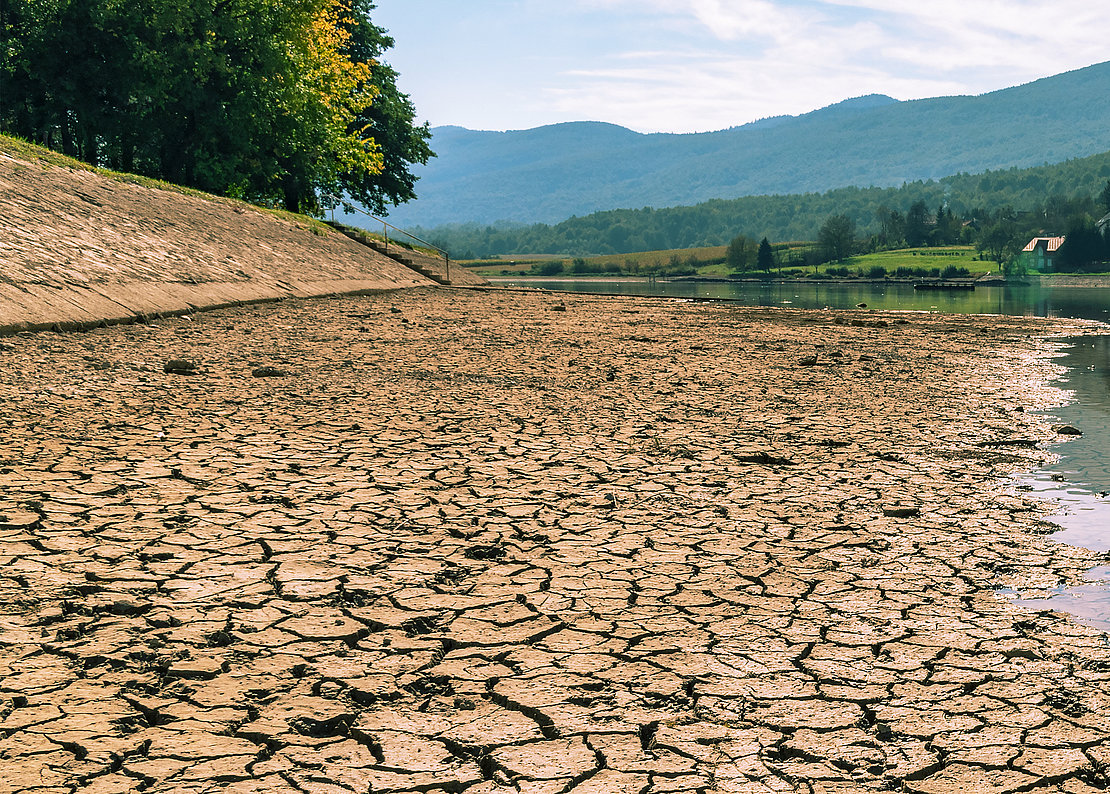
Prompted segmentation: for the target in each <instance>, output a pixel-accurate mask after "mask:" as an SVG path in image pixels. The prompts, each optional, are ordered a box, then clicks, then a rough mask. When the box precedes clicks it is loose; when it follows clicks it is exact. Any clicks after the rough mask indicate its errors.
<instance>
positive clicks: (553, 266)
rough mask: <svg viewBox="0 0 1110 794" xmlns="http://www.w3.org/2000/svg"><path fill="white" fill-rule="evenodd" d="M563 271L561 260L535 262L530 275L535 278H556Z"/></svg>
mask: <svg viewBox="0 0 1110 794" xmlns="http://www.w3.org/2000/svg"><path fill="white" fill-rule="evenodd" d="M563 270H564V267H563V260H561V259H552V260H551V261H549V262H537V263H536V264H534V265H532V273H533V274H535V275H537V276H557V275H559V274H560V273H562V272H563Z"/></svg>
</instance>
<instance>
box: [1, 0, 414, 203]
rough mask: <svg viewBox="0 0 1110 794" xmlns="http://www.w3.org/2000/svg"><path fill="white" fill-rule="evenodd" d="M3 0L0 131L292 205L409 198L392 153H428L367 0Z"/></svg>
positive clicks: (96, 160) (90, 158) (122, 166)
mask: <svg viewBox="0 0 1110 794" xmlns="http://www.w3.org/2000/svg"><path fill="white" fill-rule="evenodd" d="M3 5H4V8H3V10H4V14H3V17H4V26H3V29H2V31H0V36H2V37H3V41H0V49H3V50H4V51H5V53H6V55H7V56H8V57H6V58H5V59H4V62H3V65H2V66H0V69H2V71H0V84H2V85H3V103H2V104H0V129H3V130H5V131H8V132H11V133H13V134H15V135H19V136H21V137H23V138H26V139H28V140H32V141H36V142H39V143H42V144H44V145H46V146H48V147H50V148H53V149H55V150H57V151H60V152H63V153H65V154H67V155H70V156H73V157H77V158H79V159H81V160H83V161H85V162H87V163H90V164H92V165H107V166H109V167H111V168H113V169H116V170H120V171H128V172H135V173H138V174H142V175H146V176H152V177H158V178H161V179H166V180H168V181H170V182H174V183H176V184H181V185H187V186H191V187H196V188H198V189H201V190H204V191H207V192H210V193H217V194H222V195H229V196H235V197H239V198H245V199H247V200H251V201H257V202H260V203H268V204H277V203H280V204H284V205H285V207H286V208H287V209H290V210H293V211H297V210H300V209H302V208H303V209H308V210H312V209H314V208H315V207H316V196H317V193H318V191H321V190H324V191H329V192H339V191H341V190H344V189H347V188H350V189H351V190H352V192H360V195H365V196H366V197H367V198H369V199H373V198H374V197H375V196H377V197H379V198H401V199H403V198H406V197H409V193H410V192H411V191H408V192H406V189H405V185H404V180H403V174H402V172H403V170H404V169H403V164H404V162H405V158H408V162H412V161H413V160H414V159H415V160H420V158H421V157H423V158H424V159H426V155H425V154H424V150H422V149H420V146H419V142H420V141H425V142H426V137H427V136H426V135H425V136H424V137H423V138H421V137H420V133H419V131H418V129H419V128H417V130H416V131H413V130H412V129H411V126H410V133H411V136H415V138H416V139H417V140H415V141H414V140H409V139H406V138H405V137H404V134H403V131H402V130H401V129H400V128H401V127H403V126H404V123H403V122H404V119H405V118H406V116H405V114H406V113H407V112H408V111H409V110H410V109H411V106H409V105H406V104H405V102H406V101H407V100H406V98H404V96H403V95H400V94H398V93H397V91H396V88H395V86H394V85H393V81H394V78H395V77H396V73H395V72H392V71H391V70H388V68H387V67H382V66H381V65H380V64H373V63H372V62H371V59H372V58H375V57H376V56H377V55H378V54H380V52H381V51H382V49H384V48H385V47H386V46H388V44H389V43H391V42H390V41H389V39H388V37H386V36H385V35H384V31H381V30H380V29H378V28H374V27H373V26H372V25H370V23H369V21H368V20H367V19H366V18H365V16H364V15H365V13H366V12H368V11H369V9H370V8H372V6H371V4H370V3H369V2H367V1H366V0H358V9H357V11H358V13H357V14H355V13H354V10H353V9H351V8H350V7H349V6H348V5H347V3H346V0H289V2H282V3H274V2H270V0H135V2H130V3H121V2H119V0H42V1H41V2H11V1H10V0H7V1H6V2H4V4H3ZM374 70H376V71H374ZM375 96H381V97H382V104H381V106H380V107H379V108H378V109H377V110H374V109H373V105H372V101H373V100H374V98H375ZM408 118H409V119H411V114H410V115H409V116H408ZM425 132H426V131H425ZM374 135H378V136H379V137H380V138H381V142H380V143H379V141H377V140H375V138H374ZM411 136H410V137H411ZM383 143H384V144H385V146H386V147H387V150H383V146H382V145H381V144H383ZM398 150H400V154H398ZM387 154H388V155H389V160H388V162H387V159H386V155H387ZM398 157H400V158H401V159H400V164H399V162H398ZM397 180H400V184H397Z"/></svg>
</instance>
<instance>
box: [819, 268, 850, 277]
mask: <svg viewBox="0 0 1110 794" xmlns="http://www.w3.org/2000/svg"><path fill="white" fill-rule="evenodd" d="M825 273H826V274H828V275H830V276H835V277H837V278H847V277H848V276H850V275H852V271H851V270H849V269H848V268H846V267H827V268H825Z"/></svg>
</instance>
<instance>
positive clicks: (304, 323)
mask: <svg viewBox="0 0 1110 794" xmlns="http://www.w3.org/2000/svg"><path fill="white" fill-rule="evenodd" d="M908 319H909V321H908V322H903V321H901V320H898V319H897V316H896V315H885V316H881V315H877V314H871V313H864V312H857V313H836V312H823V313H822V312H809V313H806V312H799V311H779V310H764V309H746V308H735V307H729V306H722V305H704V304H703V305H697V304H690V303H681V302H675V301H665V300H653V299H607V298H585V297H567V298H566V299H565V303H563V302H562V300H561V299H559V298H555V297H552V296H550V295H541V294H520V293H515V294H514V293H496V292H465V291H453V290H452V291H445V290H438V291H436V290H418V291H410V292H407V293H397V294H389V295H377V296H371V297H363V298H346V299H336V300H331V301H308V302H298V301H289V302H285V303H281V304H277V305H273V306H266V307H251V308H240V309H235V310H225V311H220V312H214V313H210V314H205V315H197V316H194V317H192V318H191V319H188V318H178V319H172V320H166V321H164V322H159V323H158V324H157V325H150V326H146V325H136V326H119V327H113V328H106V329H98V330H93V331H89V332H86V333H81V334H53V333H44V334H40V335H22V336H18V337H10V338H8V339H6V340H0V423H2V425H0V427H2V428H3V430H2V432H3V438H4V444H3V447H2V448H0V456H2V459H0V488H2V494H0V514H2V516H3V517H2V518H0V611H2V614H0V621H2V622H0V791H3V792H16V791H23V792H29V791H36V792H42V793H43V794H45V793H46V792H59V793H60V792H70V791H75V790H78V789H80V790H81V791H83V792H84V791H87V792H126V791H139V790H142V791H147V792H207V791H228V792H298V791H299V792H313V793H316V792H321V793H328V792H361V793H365V792H375V793H378V792H415V791H455V792H458V791H466V792H468V794H477V793H478V792H482V793H483V794H491V793H493V792H505V793H506V794H507V793H508V792H512V791H519V792H527V794H555V793H556V792H569V791H573V792H576V794H619V793H621V792H658V793H659V794H662V792H693V791H730V792H864V791H899V790H905V791H914V792H956V791H960V792H1007V791H1012V792H1018V791H1022V792H1047V791H1065V792H1073V793H1074V794H1079V793H1080V792H1093V791H1100V790H1103V789H1104V788H1105V786H1106V785H1107V777H1106V772H1105V770H1106V764H1107V763H1110V651H1108V649H1107V647H1106V643H1105V640H1104V638H1103V637H1102V635H1100V634H1099V633H1098V632H1096V631H1094V630H1092V629H1088V628H1085V627H1083V626H1080V625H1078V624H1076V623H1074V622H1072V621H1070V620H1069V619H1066V618H1063V617H1061V616H1059V615H1055V614H1050V613H1025V612H1021V611H1019V610H1018V609H1016V608H1015V607H1014V606H1013V605H1011V604H1009V603H1007V602H1005V601H1004V600H1001V599H999V598H998V597H996V595H995V592H994V591H995V589H996V588H998V587H999V586H1003V585H1010V586H1019V587H1021V588H1023V589H1025V590H1027V591H1028V590H1029V589H1036V588H1047V587H1051V586H1053V585H1055V584H1057V583H1059V582H1062V581H1064V582H1066V581H1074V580H1075V579H1076V578H1077V577H1078V576H1079V575H1080V574H1081V572H1082V571H1083V570H1084V569H1085V568H1086V566H1088V565H1089V564H1091V562H1092V561H1093V556H1094V555H1092V554H1090V553H1088V552H1085V551H1082V550H1077V549H1070V548H1066V547H1060V546H1057V545H1055V544H1053V543H1051V542H1050V541H1048V540H1047V539H1046V538H1045V537H1044V536H1043V531H1044V527H1043V526H1040V525H1039V521H1038V515H1040V509H1039V508H1038V507H1037V506H1036V505H1035V504H1034V503H1032V502H1031V501H1029V500H1028V499H1027V498H1026V497H1025V496H1024V495H1022V494H1020V493H1013V492H1008V491H1007V489H1006V487H1005V485H1004V483H1003V478H1004V477H1005V476H1006V474H1007V472H1010V471H1012V470H1016V469H1026V468H1029V467H1031V466H1032V465H1034V463H1035V462H1036V461H1039V460H1041V459H1042V458H1043V455H1044V453H1043V452H1041V451H1039V450H1038V449H1035V448H1033V446H1032V445H1033V443H1034V442H1035V441H1038V440H1044V439H1046V438H1047V437H1048V436H1049V435H1050V434H1051V431H1050V430H1049V429H1048V428H1047V427H1045V426H1043V424H1041V423H1039V421H1038V420H1036V419H1034V418H1033V417H1031V416H1030V414H1029V413H1027V412H1025V411H1024V410H1023V409H1024V408H1030V407H1038V406H1042V405H1045V404H1047V403H1049V402H1051V401H1053V400H1055V399H1057V395H1056V394H1055V393H1054V392H1053V391H1052V390H1050V389H1047V388H1046V387H1045V386H1044V385H1043V384H1044V382H1045V380H1044V379H1045V376H1046V373H1047V370H1048V367H1049V365H1048V364H1047V363H1046V361H1045V359H1044V358H1043V356H1042V354H1043V352H1044V347H1045V343H1044V341H1043V338H1044V337H1045V336H1046V335H1050V334H1053V333H1057V332H1060V331H1061V330H1065V329H1064V327H1063V325H1062V324H1060V323H1052V322H1049V321H1037V320H1026V319H1013V318H978V317H942V316H919V315H910V316H909V317H908ZM1069 330H1074V329H1069ZM814 355H816V359H814V358H813V357H814ZM171 359H186V360H189V361H191V362H192V363H193V364H194V365H195V367H194V368H193V369H190V368H189V367H188V366H186V365H184V364H179V365H177V366H176V371H178V372H192V373H193V374H167V373H165V372H163V367H164V365H165V364H166V362H167V361H169V360H171ZM266 367H269V368H270V369H268V370H266V369H264V368H266ZM171 369H175V368H174V367H171ZM255 375H257V377H256V376H255ZM1038 533H1042V534H1038Z"/></svg>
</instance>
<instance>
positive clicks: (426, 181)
mask: <svg viewBox="0 0 1110 794" xmlns="http://www.w3.org/2000/svg"><path fill="white" fill-rule="evenodd" d="M1108 96H1110V62H1107V63H1101V64H1096V65H1094V66H1090V67H1087V68H1085V69H1079V70H1076V71H1073V72H1067V73H1064V74H1061V75H1056V76H1054V77H1048V78H1045V79H1042V80H1038V81H1036V82H1033V83H1028V84H1026V85H1022V86H1017V87H1014V88H1008V89H1004V90H1001V91H995V92H992V93H989V94H983V95H981V96H974V97H973V96H955V97H941V98H936V99H922V100H914V101H909V102H899V101H897V100H894V99H892V98H890V97H886V96H880V95H870V96H864V97H859V98H856V99H849V100H846V101H844V102H841V103H838V104H835V105H832V106H829V107H826V108H822V109H821V110H816V111H814V112H812V113H807V114H804V115H801V116H780V117H775V118H769V119H763V120H760V121H757V122H753V123H751V124H745V125H743V126H741V127H734V128H731V129H728V130H721V131H718V132H709V133H698V134H686V135H676V134H665V133H656V134H641V133H637V132H633V131H631V130H628V129H625V128H623V127H619V126H616V125H613V124H605V123H601V122H573V123H566V124H555V125H550V126H545V127H538V128H535V129H531V130H522V131H512V132H483V131H475V130H467V129H463V128H461V127H437V128H435V129H434V136H435V137H434V139H433V141H432V147H433V148H434V149H435V151H436V153H437V155H438V157H436V158H434V159H433V160H432V161H431V162H430V163H429V164H428V165H427V166H424V167H419V168H417V169H415V170H416V173H417V174H418V175H419V176H420V181H419V182H418V183H417V192H418V194H419V196H420V198H419V199H418V200H416V201H414V202H412V203H410V204H408V205H403V206H401V207H398V208H396V209H395V210H394V211H393V212H391V214H390V221H391V222H393V223H396V224H398V225H401V226H421V227H434V226H438V225H442V224H448V223H467V222H477V223H482V224H491V223H496V222H499V221H509V222H516V223H533V222H546V223H551V222H557V221H560V220H563V219H565V218H568V217H570V216H572V215H583V214H586V213H590V212H594V211H597V210H604V209H615V208H639V207H645V206H653V207H670V206H676V205H687V204H694V203H697V202H701V201H706V200H709V199H714V198H735V197H739V196H748V195H761V194H787V193H805V192H811V191H825V190H829V189H832V188H836V187H844V186H852V185H855V186H871V185H875V186H892V185H900V184H902V183H903V182H906V181H914V180H918V179H938V178H941V177H945V176H949V175H952V174H957V173H961V172H967V173H976V172H981V171H985V170H987V169H999V168H1009V167H1011V166H1016V167H1027V166H1031V165H1041V164H1044V163H1055V162H1061V161H1063V160H1067V159H1070V158H1075V157H1084V156H1087V155H1091V154H1095V153H1098V152H1104V151H1107V150H1110V102H1108V101H1107V97H1108ZM350 220H351V221H353V222H358V218H357V217H351V218H350ZM363 220H365V218H364V219H363Z"/></svg>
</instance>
